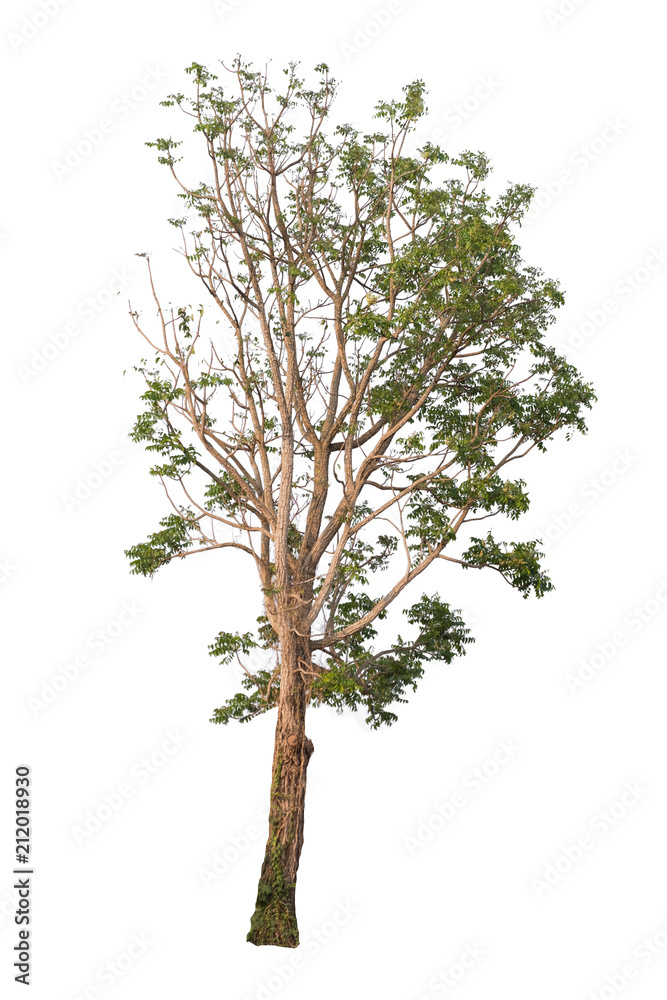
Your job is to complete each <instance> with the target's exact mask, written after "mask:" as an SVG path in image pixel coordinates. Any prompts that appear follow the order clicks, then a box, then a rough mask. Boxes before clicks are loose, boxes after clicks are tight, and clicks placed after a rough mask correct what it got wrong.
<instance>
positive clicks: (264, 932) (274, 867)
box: [246, 842, 299, 948]
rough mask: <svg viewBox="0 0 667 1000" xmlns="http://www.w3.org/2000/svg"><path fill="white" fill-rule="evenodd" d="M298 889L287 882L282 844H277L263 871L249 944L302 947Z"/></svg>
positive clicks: (274, 845) (269, 853)
mask: <svg viewBox="0 0 667 1000" xmlns="http://www.w3.org/2000/svg"><path fill="white" fill-rule="evenodd" d="M295 888H296V887H295V885H294V884H292V885H290V884H289V883H288V882H287V881H286V879H285V872H284V870H283V865H282V861H281V849H280V844H278V843H277V842H275V843H274V844H273V845H272V849H271V850H270V851H268V852H267V856H266V859H265V861H264V866H263V868H262V874H261V877H260V880H259V888H258V890H257V902H256V903H255V912H254V913H253V915H252V918H251V920H250V930H249V932H248V937H247V938H246V940H247V941H249V942H250V943H251V944H256V945H263V944H272V945H277V946H278V947H279V948H297V947H298V945H299V928H298V926H297V922H296V909H295V905H294V890H295Z"/></svg>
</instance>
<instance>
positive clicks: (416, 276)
mask: <svg viewBox="0 0 667 1000" xmlns="http://www.w3.org/2000/svg"><path fill="white" fill-rule="evenodd" d="M187 72H188V73H189V75H190V77H191V78H192V81H193V84H194V88H193V89H194V93H193V95H192V96H185V95H184V94H181V93H176V94H172V95H170V96H169V98H168V99H167V100H165V101H164V102H162V103H163V104H164V105H166V106H167V107H169V108H174V107H175V108H177V109H180V111H182V112H184V114H185V115H186V116H187V117H186V120H187V121H189V122H190V123H191V126H192V128H193V130H194V133H196V134H197V135H198V136H200V138H201V152H202V153H204V154H205V155H204V156H202V158H201V164H203V165H204V167H205V168H206V176H205V178H204V179H203V180H201V179H199V177H198V175H197V174H196V173H195V171H194V169H190V170H187V169H185V167H182V166H181V158H180V156H179V155H178V154H179V146H180V145H181V142H180V141H179V140H177V139H174V138H171V137H166V138H158V139H156V140H155V141H153V142H150V143H148V145H149V146H151V147H152V148H154V149H155V150H156V151H157V154H158V159H159V162H160V163H161V164H163V165H164V166H165V167H166V168H167V169H168V170H169V171H170V172H171V174H172V175H173V178H174V180H175V182H176V185H177V189H178V194H179V198H180V199H181V201H182V205H183V214H182V216H181V217H178V218H172V219H170V220H169V221H170V222H171V223H172V224H173V226H174V227H175V228H176V229H177V230H178V232H179V234H180V240H181V249H182V253H183V256H184V259H185V261H186V262H187V265H188V266H189V268H190V270H191V271H192V273H193V274H194V275H195V276H196V277H197V278H198V279H199V281H200V282H201V285H202V286H203V288H204V289H206V292H207V297H206V303H207V306H206V308H205V306H204V305H196V306H192V305H191V304H183V305H180V306H169V307H164V306H163V305H162V303H161V299H160V296H159V294H158V292H157V289H156V283H155V281H154V276H153V272H152V269H151V265H150V260H148V258H147V265H148V269H149V274H150V283H151V287H152V290H153V295H154V298H155V307H156V317H155V318H151V319H150V322H149V323H148V325H147V324H146V322H145V321H144V319H143V318H142V317H140V315H139V314H138V313H137V312H134V311H133V312H132V316H133V319H134V322H135V324H136V326H137V329H138V330H139V331H140V332H141V333H142V334H143V336H144V337H145V338H146V340H147V341H148V343H149V345H150V347H151V361H149V360H147V359H144V361H142V363H141V364H140V365H138V366H137V370H138V371H139V372H141V374H142V375H143V377H144V379H145V391H144V393H143V395H142V400H143V402H144V409H143V411H142V413H141V414H140V415H139V416H138V418H137V420H136V423H135V426H134V429H133V432H132V437H133V439H134V441H137V442H143V443H144V444H145V446H146V448H148V450H149V451H151V452H154V453H155V455H156V464H155V466H154V467H153V469H152V475H154V476H156V477H158V478H159V479H161V480H162V482H163V483H164V484H165V486H166V487H167V492H168V495H169V497H170V503H171V507H170V508H169V509H168V512H167V513H166V514H165V516H164V517H163V518H162V519H161V521H160V524H159V527H158V529H157V530H156V531H155V532H154V533H152V534H151V535H150V536H149V538H148V539H147V540H146V541H144V542H141V543H139V544H136V545H133V546H132V547H131V548H130V549H128V551H127V555H128V556H129V558H130V560H131V569H132V572H135V573H140V574H144V575H152V574H153V573H155V572H156V571H157V570H158V569H160V568H161V567H162V566H164V565H166V564H167V563H169V562H171V561H172V560H174V559H181V558H185V557H188V556H190V555H193V554H196V553H201V552H207V551H210V550H214V549H223V548H233V549H235V550H237V551H240V552H242V553H244V554H245V556H247V558H248V559H249V560H250V561H251V562H252V563H253V564H254V565H255V567H256V569H257V572H258V576H259V587H260V588H261V593H262V598H263V614H262V615H260V617H259V618H258V620H257V628H256V629H255V630H254V631H252V632H243V633H241V632H233V631H221V632H220V634H219V635H218V636H217V637H216V638H215V640H214V641H213V642H212V644H211V646H210V651H211V653H212V655H214V656H215V657H217V658H218V659H219V660H220V661H221V662H222V663H229V662H231V661H232V660H233V659H235V658H238V659H239V662H241V663H242V664H244V669H245V674H244V678H243V681H242V690H241V691H240V692H239V693H237V694H236V695H234V696H233V697H232V698H230V699H229V700H228V701H227V702H226V703H225V704H224V705H222V706H221V707H219V708H217V709H216V710H215V711H214V712H213V716H212V720H213V721H214V722H219V723H227V722H228V721H230V720H231V719H238V720H240V721H246V720H249V719H251V718H253V717H255V716H256V715H258V714H259V713H262V712H266V711H268V710H270V709H272V708H273V707H274V706H276V705H278V703H279V700H280V688H281V643H282V641H283V636H284V634H285V629H286V628H288V627H289V628H291V629H293V630H296V632H298V634H299V635H300V636H302V637H305V641H306V643H307V647H308V650H309V654H310V655H309V658H308V662H307V663H305V664H304V662H303V660H302V661H301V665H300V670H301V673H302V675H303V676H304V677H305V683H306V699H307V702H310V703H312V704H314V705H317V704H321V703H325V704H328V705H331V706H333V707H334V708H336V709H338V710H342V709H343V708H345V707H349V708H352V709H360V710H362V711H364V712H365V717H366V719H367V721H368V723H369V724H370V725H371V726H372V727H377V726H379V725H382V724H390V723H392V722H393V721H394V720H395V719H396V715H395V713H394V712H393V711H392V706H395V703H397V702H400V701H402V700H405V694H406V691H407V689H408V688H411V689H414V688H415V687H416V685H417V682H418V680H419V678H420V677H421V676H422V674H423V671H424V666H425V664H426V663H428V662H429V661H439V662H443V661H444V662H449V661H450V660H451V659H452V658H453V657H454V656H456V655H459V654H462V653H464V652H465V647H466V644H467V643H469V642H470V641H471V637H470V634H469V630H468V629H467V627H466V626H465V624H464V622H463V620H462V619H461V617H460V612H459V611H458V610H455V609H453V608H451V607H450V605H449V604H448V603H447V602H446V601H445V600H443V598H442V597H441V596H440V590H441V589H443V590H444V589H446V587H447V585H448V580H449V575H448V574H444V573H443V574H441V575H440V576H437V577H433V576H432V577H431V579H432V591H431V592H430V593H425V592H422V593H421V594H420V595H419V597H418V599H417V600H416V601H415V602H414V603H413V604H412V605H411V606H410V607H408V608H407V609H405V611H404V612H403V615H402V616H401V618H400V620H399V621H397V622H396V623H395V636H394V638H393V639H391V640H384V639H383V640H382V641H379V642H378V636H379V635H380V632H379V629H380V627H381V629H382V635H384V634H385V632H386V630H387V628H388V624H389V623H390V622H391V619H389V620H388V624H386V625H385V624H383V625H382V626H380V623H381V622H383V621H384V620H385V619H387V616H388V612H389V609H390V607H391V605H392V602H394V601H395V600H396V598H397V597H398V596H399V595H400V594H402V592H403V591H404V590H405V588H406V587H408V586H409V585H410V584H411V583H412V582H413V581H414V580H415V579H416V578H417V577H418V576H420V575H421V574H422V573H423V572H424V571H425V570H427V569H428V568H429V567H431V566H432V565H434V564H436V562H437V563H438V564H439V565H440V566H443V563H447V564H449V568H450V569H451V570H452V571H454V570H455V567H462V568H464V569H485V568H488V569H492V570H494V571H495V572H497V573H499V574H500V575H501V576H502V577H503V578H504V580H505V581H506V582H507V583H509V584H510V586H512V587H513V588H515V589H516V590H518V591H519V592H520V593H521V594H522V595H523V596H524V597H527V596H528V595H529V594H535V595H536V596H537V597H541V596H542V595H543V594H544V593H546V592H547V591H549V590H551V589H552V583H551V581H550V580H549V578H548V576H547V575H546V573H545V571H544V569H543V568H542V565H541V555H542V554H541V551H540V548H539V541H537V540H533V541H522V542H503V541H502V540H499V539H497V538H496V537H495V535H494V534H493V533H492V532H491V531H490V530H488V528H487V526H483V527H481V526H480V528H479V529H473V530H475V531H476V532H478V533H475V534H474V535H472V536H470V534H469V532H468V530H467V526H469V525H471V524H474V523H476V522H478V521H484V520H488V519H490V518H493V517H499V518H500V520H501V521H503V520H506V519H508V518H509V519H512V520H514V519H517V518H519V517H520V516H521V514H523V513H524V512H525V511H526V510H527V509H528V505H529V498H528V494H527V492H526V483H525V482H524V481H523V480H522V479H520V478H516V477H515V475H514V465H513V463H514V462H516V461H517V460H520V459H521V458H524V457H525V456H526V455H528V454H529V453H530V452H531V451H533V449H537V450H539V451H545V450H546V448H547V446H548V444H549V443H550V442H551V441H552V440H553V439H554V436H555V435H556V434H558V433H562V434H564V435H565V436H566V437H568V438H569V437H570V436H571V435H572V434H573V433H575V432H582V433H583V432H585V430H586V424H585V420H584V414H585V411H586V410H587V409H589V408H590V406H591V403H592V401H593V400H594V398H595V397H594V393H593V390H592V388H591V386H590V385H588V384H587V383H585V382H584V381H583V380H582V378H581V377H580V375H579V373H578V372H577V370H576V369H575V368H574V367H573V366H572V365H571V364H570V363H569V362H568V361H567V360H566V358H565V357H563V356H562V355H560V354H559V353H558V352H557V350H556V349H555V348H554V347H553V346H550V344H549V343H548V340H547V338H546V337H545V334H546V332H547V331H548V329H549V327H550V325H551V324H552V323H553V322H554V319H555V313H556V310H557V309H558V307H559V306H560V305H561V304H562V302H563V294H562V292H561V290H560V287H559V285H558V283H557V282H556V281H553V280H551V279H549V278H547V277H545V276H544V274H543V273H542V271H541V270H540V269H539V268H537V267H534V266H530V265H528V264H527V263H525V262H524V260H523V259H522V254H521V249H520V246H519V243H518V230H519V228H520V225H521V220H522V217H523V216H524V214H525V213H526V211H527V209H528V207H529V205H530V201H531V198H532V196H533V191H534V189H533V188H532V187H531V186H530V185H527V184H511V185H509V186H508V187H507V189H506V190H505V191H504V192H503V193H502V194H501V195H500V196H498V197H495V198H492V197H491V195H490V194H489V193H488V192H487V190H486V189H485V184H484V182H485V181H486V179H487V177H488V175H489V171H490V164H489V160H488V158H487V157H486V156H485V155H484V154H482V153H478V152H464V153H462V154H460V155H458V156H450V155H448V154H447V152H446V151H445V150H444V149H442V148H440V147H439V146H438V145H436V144H434V143H432V142H425V143H423V144H422V145H421V146H419V147H417V148H415V145H416V144H415V142H414V132H415V129H416V127H417V126H418V124H419V122H420V120H421V119H422V118H423V117H424V116H425V115H426V114H427V108H426V104H425V93H426V90H425V84H424V82H423V81H422V80H416V81H414V82H412V83H409V84H407V85H406V86H404V87H403V90H402V96H401V97H400V98H396V99H392V100H388V101H380V102H379V103H378V104H377V105H376V108H375V115H374V119H375V123H376V130H372V131H368V132H365V131H363V130H360V129H358V128H357V127H355V126H353V125H352V124H349V123H345V122H339V123H338V124H332V126H331V128H329V129H328V130H327V126H328V125H329V123H330V120H331V117H332V110H331V109H332V104H333V102H334V98H335V95H336V90H337V83H336V81H335V80H333V79H332V77H331V76H330V73H329V70H328V68H327V66H326V65H324V64H321V65H319V66H317V67H315V79H314V81H313V82H312V83H310V84H308V83H306V81H305V80H304V79H302V78H301V76H300V74H299V70H298V66H297V64H294V63H292V64H290V65H289V66H288V67H287V68H286V69H285V70H284V71H283V79H282V84H281V86H280V87H278V88H276V87H274V86H271V85H270V83H269V74H268V72H267V71H258V70H256V69H253V68H252V66H251V65H250V64H248V63H245V62H244V61H243V60H242V59H241V58H240V57H239V58H237V59H236V60H235V61H234V63H233V64H232V65H231V66H229V67H225V66H223V70H222V72H223V73H224V74H225V80H224V84H221V83H220V81H219V78H218V76H216V75H215V74H214V73H212V72H211V71H209V70H208V69H206V68H205V67H204V66H202V65H200V64H198V63H193V64H192V65H191V66H190V67H189V68H188V70H187ZM374 127H375V126H374ZM196 169H201V166H200V165H199V164H198V165H197V168H196ZM216 324H218V325H216ZM464 526H466V529H465V530H464ZM443 569H444V567H443ZM456 571H458V569H457V570H456ZM415 596H416V595H415ZM221 624H222V623H221ZM257 652H263V653H264V654H265V656H266V659H265V661H264V666H262V667H261V668H259V669H257V668H255V669H252V668H249V667H248V666H247V662H248V661H247V657H248V656H249V655H252V654H253V653H257ZM244 657H245V658H246V659H244Z"/></svg>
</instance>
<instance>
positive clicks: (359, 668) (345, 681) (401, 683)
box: [312, 594, 474, 729]
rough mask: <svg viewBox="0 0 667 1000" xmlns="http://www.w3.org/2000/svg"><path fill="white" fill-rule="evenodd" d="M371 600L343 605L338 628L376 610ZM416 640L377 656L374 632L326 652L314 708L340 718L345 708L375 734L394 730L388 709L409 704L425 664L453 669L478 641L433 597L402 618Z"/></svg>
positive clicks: (455, 614)
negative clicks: (326, 708) (408, 694)
mask: <svg viewBox="0 0 667 1000" xmlns="http://www.w3.org/2000/svg"><path fill="white" fill-rule="evenodd" d="M372 604H373V601H372V600H371V598H369V597H368V595H365V594H357V595H354V597H353V598H350V599H349V600H348V601H346V602H345V603H344V605H341V609H340V612H339V615H338V617H337V624H339V625H341V626H343V625H344V624H345V623H346V622H347V621H348V620H350V619H354V616H355V615H358V614H359V613H360V612H361V613H363V612H364V610H367V609H368V608H370V607H372ZM403 613H404V614H405V615H406V617H407V619H408V622H409V623H410V625H412V626H416V628H417V634H416V635H415V636H414V638H412V639H411V640H408V641H405V640H404V639H403V638H402V637H401V636H400V635H399V636H398V637H397V639H396V640H395V642H394V643H393V644H392V646H391V647H390V648H389V649H386V650H382V651H380V652H375V651H374V649H373V646H372V644H371V640H372V639H373V638H375V636H376V635H377V632H376V631H375V630H374V629H373V628H372V627H370V626H368V627H366V628H364V629H362V630H361V631H359V632H357V633H356V634H355V635H354V636H353V637H351V638H350V639H348V640H346V641H345V642H341V643H340V644H337V645H336V646H335V648H334V649H333V650H325V653H326V655H327V669H326V671H322V672H321V673H320V674H319V676H318V677H317V679H316V680H315V681H314V683H313V687H312V697H313V698H315V699H316V700H315V702H314V703H315V704H318V703H325V704H327V705H330V706H332V707H333V708H335V709H336V710H337V711H338V712H342V710H343V708H345V707H347V708H351V709H352V710H355V711H356V710H364V711H366V713H367V714H366V722H367V723H368V724H369V726H370V727H371V728H372V729H377V728H378V727H379V726H381V725H391V724H392V723H393V722H395V721H396V719H397V716H396V714H395V713H394V712H392V711H390V710H389V708H388V706H390V705H393V704H396V703H399V702H405V701H406V700H407V699H406V698H404V697H403V695H404V693H405V691H406V690H407V688H408V687H410V688H412V690H413V691H414V690H416V688H417V682H418V680H419V679H420V678H421V677H422V676H423V673H424V664H425V663H427V662H430V661H431V660H437V661H439V662H444V663H451V661H452V659H453V658H454V657H455V656H460V655H463V654H464V653H465V646H466V645H467V644H468V643H470V642H473V641H474V640H473V639H472V637H471V636H470V630H469V629H468V628H466V626H465V624H464V622H463V620H462V619H461V617H460V615H459V613H458V612H457V611H453V610H452V609H451V608H450V606H449V605H448V604H446V603H445V602H444V601H442V600H441V599H440V597H439V596H438V595H437V594H435V595H433V596H432V597H428V596H427V595H426V594H423V595H422V597H421V600H419V601H418V602H417V603H416V604H414V605H413V606H412V607H411V608H407V609H406V610H405V611H404V612H403Z"/></svg>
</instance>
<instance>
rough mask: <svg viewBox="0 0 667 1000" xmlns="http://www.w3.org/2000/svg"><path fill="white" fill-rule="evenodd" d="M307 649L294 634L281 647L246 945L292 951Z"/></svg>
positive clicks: (307, 750)
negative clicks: (267, 790) (265, 835)
mask: <svg viewBox="0 0 667 1000" xmlns="http://www.w3.org/2000/svg"><path fill="white" fill-rule="evenodd" d="M310 664H311V657H310V644H309V641H308V640H307V639H305V638H302V637H300V636H299V635H298V634H297V633H296V632H294V631H292V632H290V633H289V634H288V635H287V636H286V637H285V641H284V642H281V663H280V695H279V700H278V719H277V721H276V739H275V746H274V751H273V769H272V781H271V802H270V808H269V839H268V842H267V845H266V855H265V857H264V864H263V865H262V873H261V875H260V879H259V889H258V891H257V902H256V904H255V912H254V914H253V916H252V919H251V921H250V931H249V933H248V937H247V940H248V941H250V942H251V943H252V944H256V945H263V944H272V945H278V946H279V947H282V948H296V947H297V945H298V944H299V928H298V926H297V920H296V909H295V890H296V873H297V869H298V867H299V858H300V856H301V848H302V847H303V809H304V802H305V797H306V768H307V767H308V761H309V760H310V756H311V754H312V752H313V744H312V741H311V740H309V739H308V738H307V736H306V729H305V725H306V679H305V678H304V676H303V674H302V673H301V669H300V667H305V668H306V669H310Z"/></svg>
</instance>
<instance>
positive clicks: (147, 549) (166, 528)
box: [125, 512, 196, 576]
mask: <svg viewBox="0 0 667 1000" xmlns="http://www.w3.org/2000/svg"><path fill="white" fill-rule="evenodd" d="M195 524H196V520H195V518H194V515H193V514H192V513H191V512H189V513H186V514H185V515H179V514H168V515H167V517H163V518H162V520H161V521H160V525H161V528H162V530H161V531H156V532H154V533H153V534H152V535H149V536H148V541H147V542H140V543H139V544H138V545H133V546H131V548H129V549H126V550H125V555H126V556H128V558H129V560H130V572H131V573H137V574H140V575H141V576H152V575H153V573H155V572H156V571H157V570H158V569H159V568H160V566H165V565H166V564H167V563H168V562H171V560H172V559H173V558H174V557H175V556H179V555H182V554H183V553H184V552H185V551H186V550H187V549H188V548H190V546H191V545H192V541H193V540H192V538H191V537H190V532H191V531H192V530H193V529H194V527H195Z"/></svg>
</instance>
